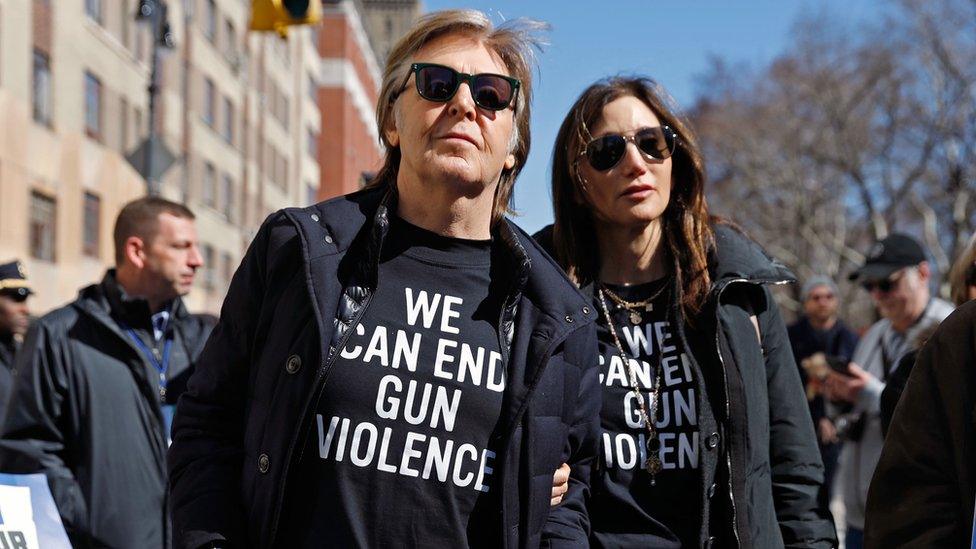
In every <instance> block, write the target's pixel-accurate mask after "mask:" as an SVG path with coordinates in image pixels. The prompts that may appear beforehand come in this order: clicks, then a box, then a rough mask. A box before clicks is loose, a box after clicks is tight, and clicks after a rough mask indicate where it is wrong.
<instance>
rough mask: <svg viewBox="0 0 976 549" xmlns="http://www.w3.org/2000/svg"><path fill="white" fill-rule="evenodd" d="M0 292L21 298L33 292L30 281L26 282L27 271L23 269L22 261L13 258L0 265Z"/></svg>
mask: <svg viewBox="0 0 976 549" xmlns="http://www.w3.org/2000/svg"><path fill="white" fill-rule="evenodd" d="M0 293H4V294H8V295H12V296H14V297H21V298H26V297H27V296H29V295H31V294H33V293H34V290H32V289H31V287H30V283H29V282H27V273H26V272H25V271H24V264H23V263H21V262H20V261H16V260H14V261H11V262H10V263H4V264H2V265H0Z"/></svg>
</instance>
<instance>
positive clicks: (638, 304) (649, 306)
mask: <svg viewBox="0 0 976 549" xmlns="http://www.w3.org/2000/svg"><path fill="white" fill-rule="evenodd" d="M667 287H668V285H667V284H664V285H662V286H661V287H660V288H658V290H657V291H656V292H654V295H652V296H651V297H649V298H647V299H643V300H641V301H627V300H626V299H624V298H622V297H620V296H619V295H617V294H616V293H614V292H613V291H612V290H611V289H610V288H608V287H607V285H606V284H603V283H602V282H601V283H600V289H601V290H602V291H603V292H604V293H606V295H607V297H609V298H610V299H611V300H612V301H613V302H614V303H616V304H617V306H618V307H623V308H624V309H626V310H627V312H628V313H630V314H629V316H628V318H629V319H630V323H631V324H634V325H637V324H640V323H641V320H643V316H642V315H641V310H643V311H644V312H650V311H653V310H654V304H653V303H654V300H655V299H657V298H658V296H659V295H661V292H663V291H664V289H665V288H667Z"/></svg>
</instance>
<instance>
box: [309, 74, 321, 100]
mask: <svg viewBox="0 0 976 549" xmlns="http://www.w3.org/2000/svg"><path fill="white" fill-rule="evenodd" d="M308 98H309V99H311V100H312V103H316V102H318V100H319V85H318V83H317V82H316V81H315V77H314V76H312V75H311V74H310V75H308Z"/></svg>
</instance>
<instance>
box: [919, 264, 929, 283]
mask: <svg viewBox="0 0 976 549" xmlns="http://www.w3.org/2000/svg"><path fill="white" fill-rule="evenodd" d="M931 276H932V269H930V268H929V262H928V261H923V262H921V263H919V264H918V279H919V280H921V281H922V282H928V281H929V278H930V277H931Z"/></svg>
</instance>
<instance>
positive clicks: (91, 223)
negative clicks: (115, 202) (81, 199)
mask: <svg viewBox="0 0 976 549" xmlns="http://www.w3.org/2000/svg"><path fill="white" fill-rule="evenodd" d="M101 216H102V201H101V199H99V198H98V196H96V195H94V194H92V193H89V192H86V193H85V212H84V221H83V223H84V227H83V231H82V234H83V235H84V236H83V238H84V240H83V241H82V246H81V249H82V252H83V253H84V254H85V255H87V256H89V257H98V256H99V253H98V252H99V248H100V246H101V238H100V237H101V231H100V230H99V228H100V227H101Z"/></svg>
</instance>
